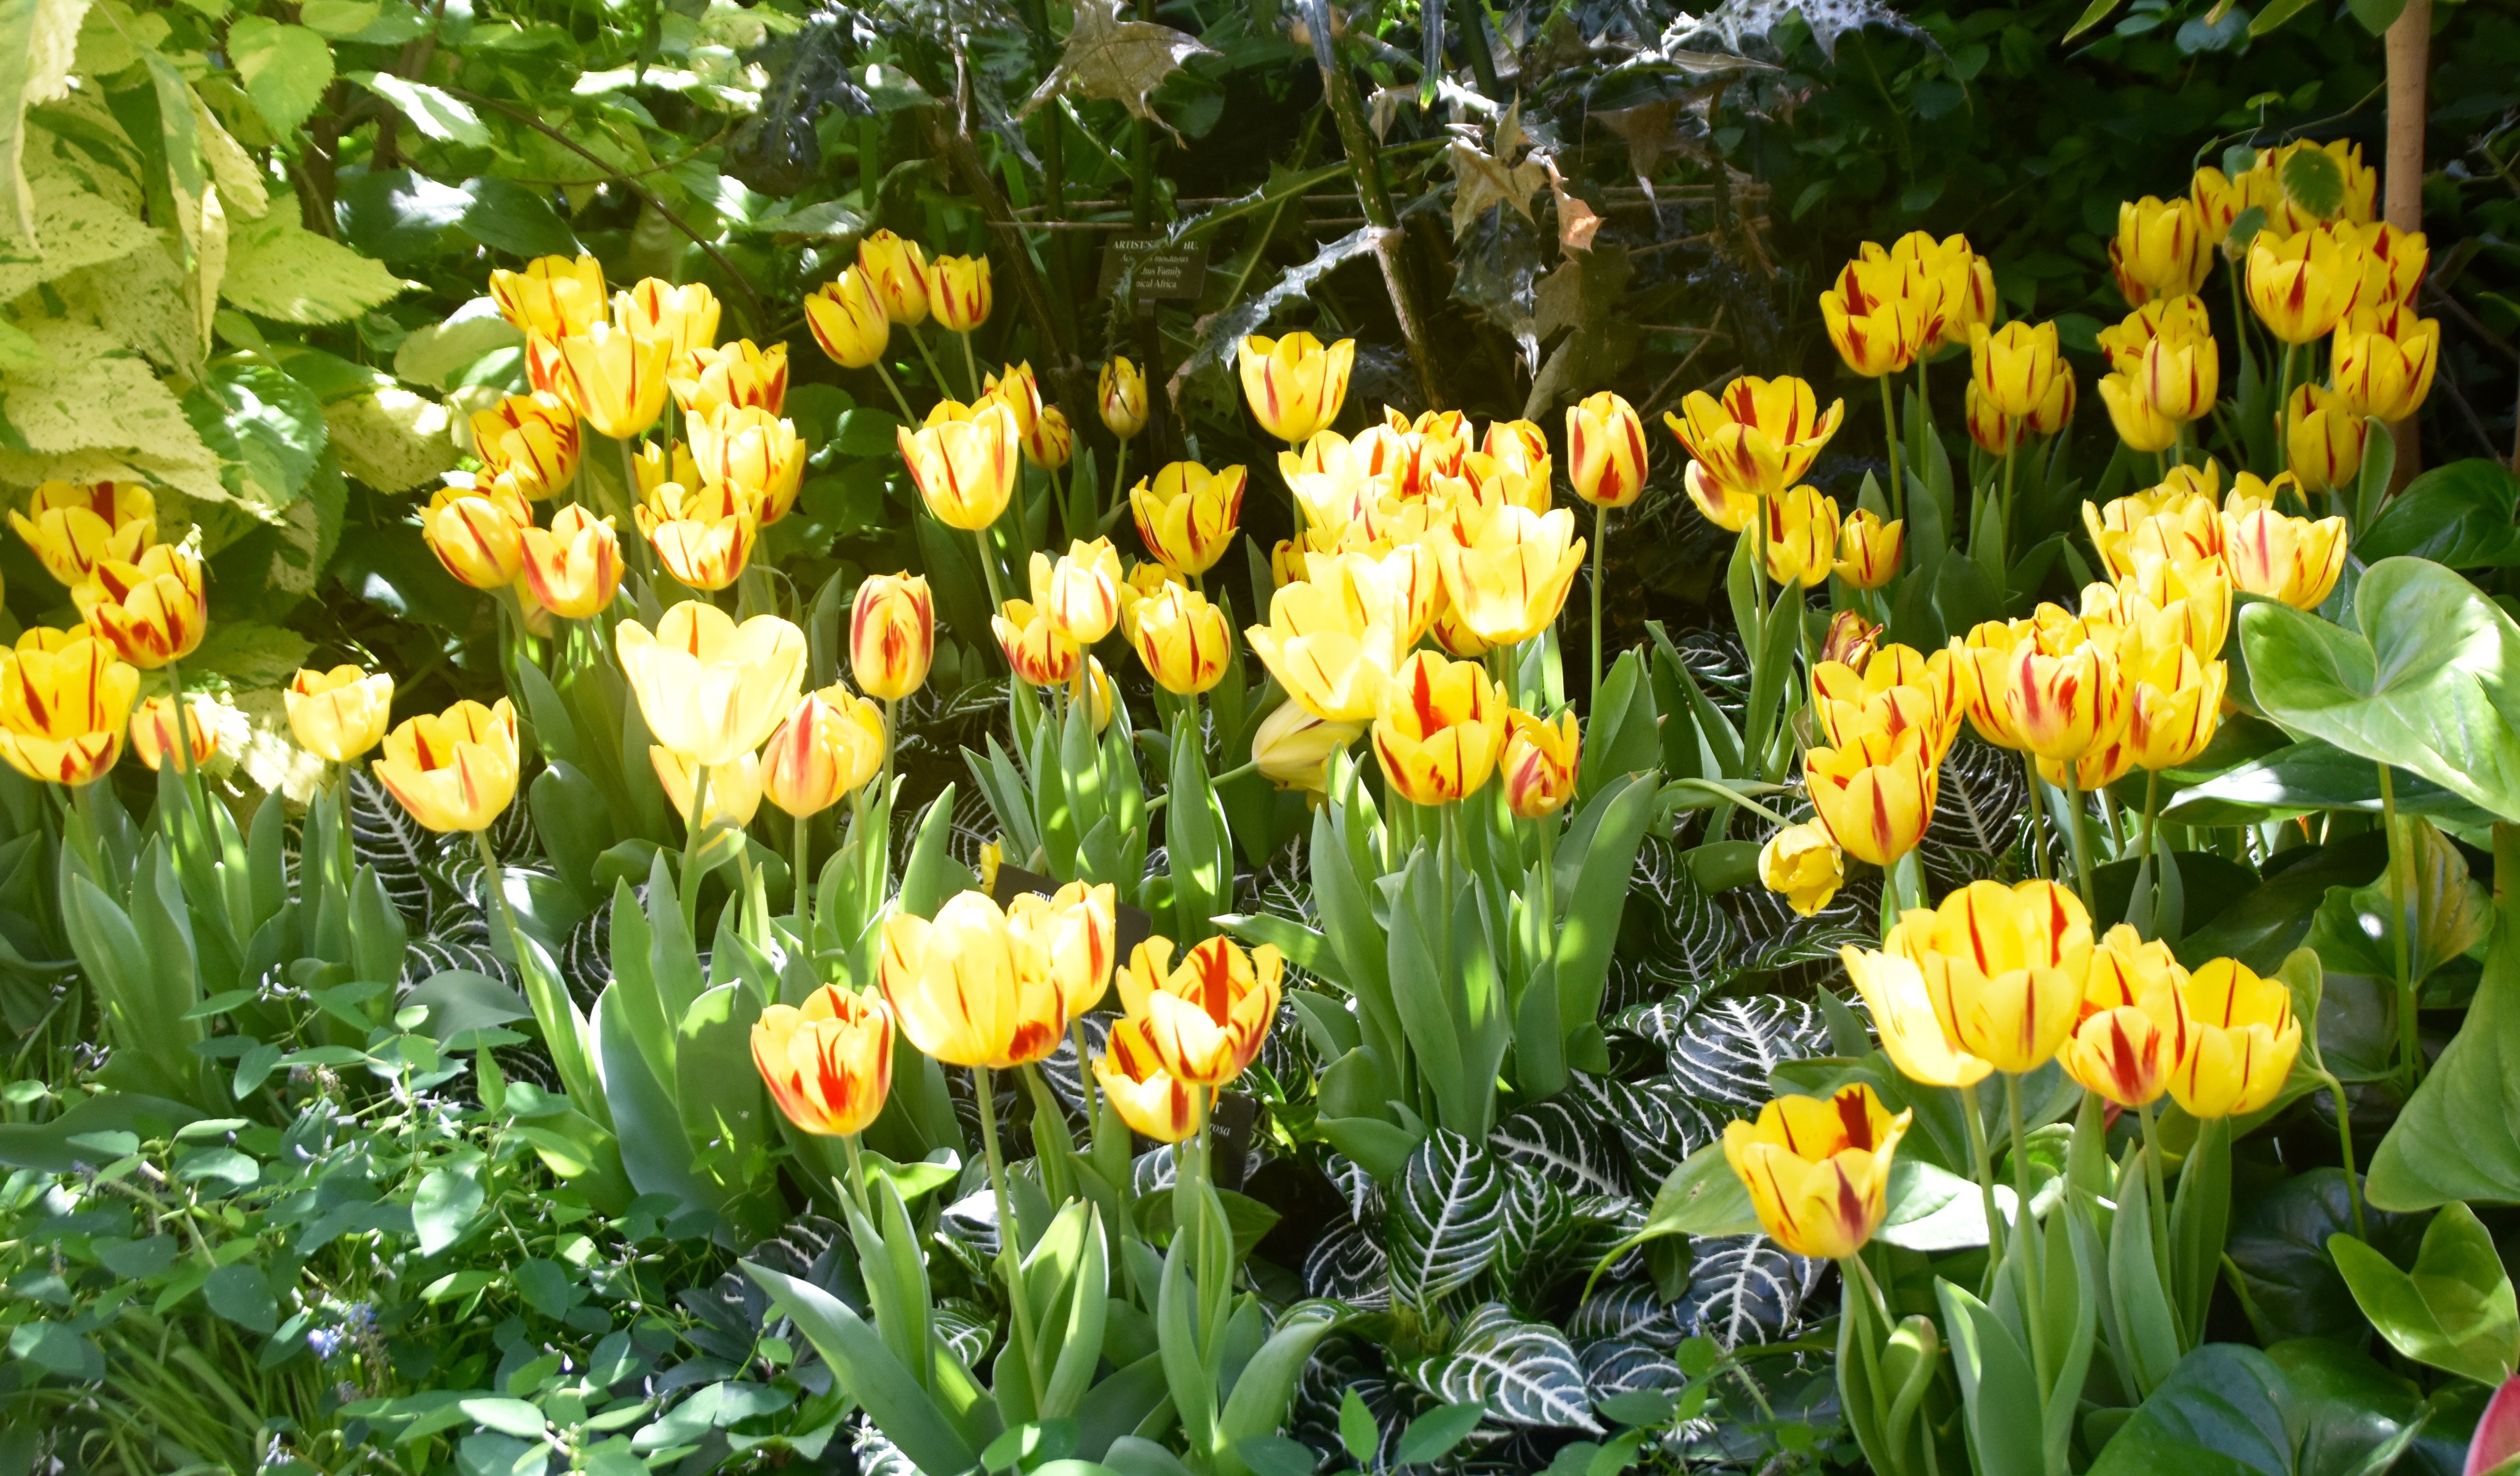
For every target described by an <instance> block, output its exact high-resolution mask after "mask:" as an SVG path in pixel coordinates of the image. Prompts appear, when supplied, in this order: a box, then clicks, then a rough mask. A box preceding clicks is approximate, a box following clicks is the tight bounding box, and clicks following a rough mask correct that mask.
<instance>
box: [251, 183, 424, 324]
mask: <svg viewBox="0 0 2520 1476" xmlns="http://www.w3.org/2000/svg"><path fill="white" fill-rule="evenodd" d="M404 285H405V284H404V283H403V281H402V279H401V278H399V277H396V276H395V275H394V274H393V273H392V272H390V271H387V270H386V269H385V268H384V266H383V265H382V263H380V262H377V261H372V260H370V259H368V258H367V257H365V256H362V255H360V254H358V253H357V252H354V251H352V250H350V249H349V248H348V247H346V246H343V245H341V244H340V243H338V242H337V241H328V240H326V239H325V238H323V237H322V236H318V235H316V234H315V233H314V232H313V231H310V230H307V229H306V228H305V227H304V226H301V225H299V224H298V223H297V222H296V221H295V220H293V219H291V218H289V216H288V215H287V213H286V212H283V211H278V210H274V211H271V212H269V213H267V214H265V215H264V216H263V217H262V218H261V219H260V220H256V221H253V222H250V223H245V222H239V223H238V224H237V225H236V227H235V228H234V229H232V230H231V231H230V233H229V237H228V274H227V280H226V282H225V283H224V284H223V286H222V287H221V289H220V296H221V297H223V298H225V299H226V300H228V301H230V302H233V303H235V304H236V305H237V306H239V307H242V308H244V309H245V310H246V311H248V312H250V313H258V314H260V315H261V316H263V317H266V318H279V319H282V320H283V321H286V322H291V323H338V322H342V321H345V320H347V319H350V318H355V317H357V316H358V315H359V314H361V313H363V312H365V311H367V310H368V309H369V308H371V307H374V306H376V305H377V304H378V303H380V302H382V301H385V300H387V299H390V298H392V297H394V296H396V295H398V294H399V293H401V292H402V290H403V288H404Z"/></svg>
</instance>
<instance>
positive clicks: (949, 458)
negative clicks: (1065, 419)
mask: <svg viewBox="0 0 2520 1476" xmlns="http://www.w3.org/2000/svg"><path fill="white" fill-rule="evenodd" d="M893 435H894V438H895V439H896V441H897V443H898V444H899V446H900V449H901V459H902V462H903V464H904V465H905V466H907V467H908V468H909V469H910V480H911V482H912V484H915V485H916V486H917V487H918V488H919V496H920V499H921V500H922V501H923V502H925V503H926V504H927V511H928V512H929V513H931V514H933V515H934V516H935V518H936V520H937V521H938V522H940V523H943V524H945V525H946V526H947V527H949V528H959V529H962V530H964V531H966V532H977V531H979V530H982V529H985V528H987V527H988V526H989V525H990V524H992V523H995V522H997V521H998V515H999V514H1000V513H1003V512H1005V511H1006V510H1007V503H1008V502H1009V501H1010V500H1011V499H1012V497H1013V496H1014V487H1015V463H1016V459H1017V457H1018V455H1019V454H1020V450H1021V444H1022V439H1023V438H1022V437H1021V435H1020V434H1019V433H1018V432H1017V430H1016V427H1015V418H1014V412H1012V411H1011V410H1009V409H1008V408H1007V407H1006V405H1005V404H1003V403H1002V402H1000V401H998V400H994V399H989V400H983V401H982V402H981V403H979V404H977V405H969V406H966V405H961V404H957V403H956V402H954V401H952V400H945V401H942V402H940V403H939V404H938V405H937V406H936V408H935V409H933V410H930V411H929V412H928V415H927V424H926V425H924V426H922V427H921V428H919V429H918V430H916V431H913V430H911V429H910V428H909V427H908V426H903V427H900V428H898V429H897V430H895V431H894V433H893Z"/></svg>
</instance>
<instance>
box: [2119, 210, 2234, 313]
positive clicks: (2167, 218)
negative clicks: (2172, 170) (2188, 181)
mask: <svg viewBox="0 0 2520 1476" xmlns="http://www.w3.org/2000/svg"><path fill="white" fill-rule="evenodd" d="M2217 239H2219V238H2217ZM2109 265H2110V267H2111V268H2112V269H2113V270H2114V271H2115V272H2116V273H2117V279H2118V290H2119V291H2120V292H2121V293H2123V294H2124V295H2125V297H2126V300H2127V304H2128V305H2129V306H2132V307H2140V306H2142V305H2143V304H2144V303H2146V302H2148V301H2151V300H2153V299H2155V298H2176V297H2183V296H2184V295H2186V294H2188V293H2192V292H2194V291H2195V290H2196V289H2197V288H2198V287H2200V286H2202V285H2203V284H2204V281H2205V274H2206V273H2207V272H2210V271H2212V270H2213V269H2214V255H2213V243H2212V242H2210V241H2208V240H2206V239H2205V222H2204V218H2203V217H2202V216H2201V215H2200V214H2199V213H2198V212H2197V208H2196V204H2195V202H2194V201H2192V200H2189V199H2187V198H2185V197H2179V198H2176V199H2172V200H2167V201H2165V200H2160V199H2157V198H2155V197H2153V196H2150V195H2146V196H2145V197H2143V198H2142V199H2141V200H2126V201H2120V202H2119V203H2118V233H2117V237H2116V239H2115V240H2112V241H2111V242H2110V243H2109Z"/></svg>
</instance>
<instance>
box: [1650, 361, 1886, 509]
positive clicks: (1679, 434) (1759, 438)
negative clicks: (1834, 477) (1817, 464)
mask: <svg viewBox="0 0 2520 1476" xmlns="http://www.w3.org/2000/svg"><path fill="white" fill-rule="evenodd" d="M1680 408H1681V414H1679V415H1673V414H1668V413H1666V414H1665V415H1664V416H1663V418H1662V419H1663V424H1664V425H1665V426H1667V427H1669V428H1670V430H1671V434H1672V435H1673V436H1674V437H1676V438H1678V439H1679V441H1680V444H1681V447H1682V449H1684V450H1686V451H1688V454H1689V456H1690V457H1691V458H1692V459H1694V460H1695V461H1696V462H1697V464H1698V465H1699V466H1700V467H1701V468H1703V469H1704V472H1705V475H1706V476H1708V477H1709V478H1712V479H1713V480H1714V482H1715V483H1716V484H1718V485H1720V486H1722V487H1724V488H1725V489H1726V490H1728V491H1731V492H1734V493H1742V494H1747V495H1751V496H1757V497H1774V496H1776V495H1777V494H1778V493H1779V492H1782V491H1784V490H1785V489H1786V488H1787V487H1790V486H1793V485H1794V484H1797V483H1799V482H1801V481H1802V479H1803V476H1804V474H1805V473H1807V472H1809V471H1810V470H1811V465H1812V463H1813V462H1814V461H1816V460H1818V459H1819V457H1820V453H1821V449H1822V447H1823V446H1825V445H1827V444H1828V440H1829V438H1830V437H1832V436H1834V435H1836V434H1837V428H1838V425H1839V423H1840V422H1842V421H1844V420H1845V419H1846V401H1844V400H1837V401H1834V402H1832V403H1831V404H1830V405H1829V407H1828V409H1827V410H1825V411H1823V410H1822V409H1821V408H1820V398H1819V396H1818V395H1816V394H1814V393H1813V392H1812V387H1811V386H1810V385H1808V384H1806V383H1804V382H1803V381H1801V380H1798V379H1793V378H1790V377H1786V378H1779V379H1774V380H1763V379H1760V378H1758V377H1756V376H1755V375H1743V376H1742V377H1741V378H1739V379H1736V380H1734V381H1733V383H1731V384H1729V385H1727V386H1725V387H1724V392H1723V394H1722V395H1721V397H1718V396H1716V395H1711V394H1708V393H1706V392H1704V391H1694V392H1690V394H1689V395H1688V398H1687V399H1684V400H1682V401H1681V406H1680Z"/></svg>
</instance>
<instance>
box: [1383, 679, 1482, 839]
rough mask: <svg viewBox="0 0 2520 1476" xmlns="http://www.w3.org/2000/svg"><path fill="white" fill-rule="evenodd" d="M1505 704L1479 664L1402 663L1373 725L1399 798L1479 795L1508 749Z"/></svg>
mask: <svg viewBox="0 0 2520 1476" xmlns="http://www.w3.org/2000/svg"><path fill="white" fill-rule="evenodd" d="M1505 728H1506V723H1505V701H1504V699H1503V698H1501V697H1500V696H1498V695H1497V689H1496V686H1495V684H1494V683H1492V682H1490V681H1489V680H1488V674H1487V671H1486V670H1485V669H1482V668H1481V667H1480V666H1479V664H1478V663H1476V662H1468V661H1447V660H1445V659H1444V658H1443V657H1441V656H1439V655H1437V654H1435V653H1434V652H1431V651H1420V652H1418V653H1417V654H1415V655H1413V656H1411V657H1410V658H1409V659H1408V660H1407V661H1405V662H1403V663H1401V665H1400V669H1398V670H1397V671H1395V672H1393V673H1392V676H1391V682H1390V685H1389V686H1388V687H1387V688H1386V689H1385V690H1384V693H1383V700H1382V712H1381V715H1379V716H1377V717H1375V718H1374V722H1373V752H1374V757H1375V758H1377V759H1379V760H1380V761H1382V776H1383V778H1384V779H1385V780H1386V781H1388V782H1389V784H1390V786H1391V792H1392V793H1393V794H1394V795H1396V796H1398V797H1400V798H1402V799H1405V800H1408V801H1409V802H1410V803H1412V804H1416V805H1442V804H1445V803H1447V802H1449V801H1453V800H1459V799H1463V798H1464V797H1466V796H1469V795H1473V794H1476V793H1477V792H1478V791H1479V789H1480V787H1481V786H1482V785H1485V784H1486V783H1487V782H1488V776H1489V775H1490V774H1492V773H1494V772H1495V771H1496V761H1497V754H1498V752H1499V750H1501V749H1503V748H1504V746H1505Z"/></svg>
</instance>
